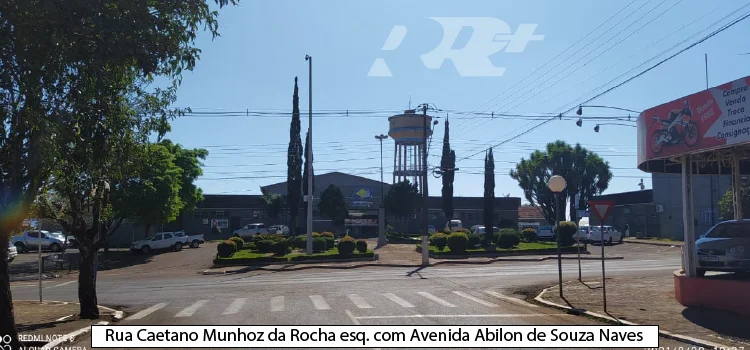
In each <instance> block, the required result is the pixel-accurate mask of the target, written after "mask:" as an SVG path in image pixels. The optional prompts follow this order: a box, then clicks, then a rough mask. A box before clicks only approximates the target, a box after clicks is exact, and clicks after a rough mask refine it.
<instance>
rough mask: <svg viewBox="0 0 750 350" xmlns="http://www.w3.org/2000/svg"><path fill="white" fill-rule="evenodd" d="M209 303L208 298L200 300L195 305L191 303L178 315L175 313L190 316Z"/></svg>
mask: <svg viewBox="0 0 750 350" xmlns="http://www.w3.org/2000/svg"><path fill="white" fill-rule="evenodd" d="M206 303H208V300H198V301H196V302H195V303H194V304H193V305H190V306H188V307H186V308H185V309H183V310H182V311H180V312H179V313H177V315H174V317H190V316H193V314H194V313H195V312H196V311H198V309H200V308H201V307H202V306H203V305H206Z"/></svg>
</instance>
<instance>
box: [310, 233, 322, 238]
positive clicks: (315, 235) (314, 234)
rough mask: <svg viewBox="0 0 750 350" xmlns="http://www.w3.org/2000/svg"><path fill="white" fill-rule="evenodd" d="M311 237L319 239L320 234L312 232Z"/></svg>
mask: <svg viewBox="0 0 750 350" xmlns="http://www.w3.org/2000/svg"><path fill="white" fill-rule="evenodd" d="M312 236H313V238H317V237H320V233H317V232H313V234H312Z"/></svg>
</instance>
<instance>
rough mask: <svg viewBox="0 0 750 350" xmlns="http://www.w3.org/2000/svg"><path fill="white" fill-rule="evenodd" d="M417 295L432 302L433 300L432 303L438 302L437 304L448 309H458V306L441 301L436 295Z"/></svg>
mask: <svg viewBox="0 0 750 350" xmlns="http://www.w3.org/2000/svg"><path fill="white" fill-rule="evenodd" d="M417 294H419V295H421V296H423V297H425V298H427V299H430V300H432V301H434V302H436V303H438V304H440V305H443V306H446V307H456V305H453V304H451V303H449V302H447V301H445V300H443V299H440V298H438V297H436V296H434V295H432V294H430V293H427V292H417Z"/></svg>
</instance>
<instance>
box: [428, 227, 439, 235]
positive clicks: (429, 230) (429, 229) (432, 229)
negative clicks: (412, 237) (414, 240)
mask: <svg viewBox="0 0 750 350" xmlns="http://www.w3.org/2000/svg"><path fill="white" fill-rule="evenodd" d="M435 232H437V230H436V229H435V225H427V233H428V234H430V235H431V234H433V233H435Z"/></svg>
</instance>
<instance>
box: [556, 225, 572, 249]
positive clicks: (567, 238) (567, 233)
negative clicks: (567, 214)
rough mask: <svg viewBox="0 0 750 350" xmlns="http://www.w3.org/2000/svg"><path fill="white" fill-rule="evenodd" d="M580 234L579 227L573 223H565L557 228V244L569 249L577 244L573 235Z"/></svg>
mask: <svg viewBox="0 0 750 350" xmlns="http://www.w3.org/2000/svg"><path fill="white" fill-rule="evenodd" d="M576 232H578V226H576V224H575V223H574V222H572V221H563V222H561V223H560V225H559V227H555V234H556V235H557V244H558V245H559V246H561V247H568V246H571V245H573V244H575V243H576V240H575V238H573V235H575V233H576Z"/></svg>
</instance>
